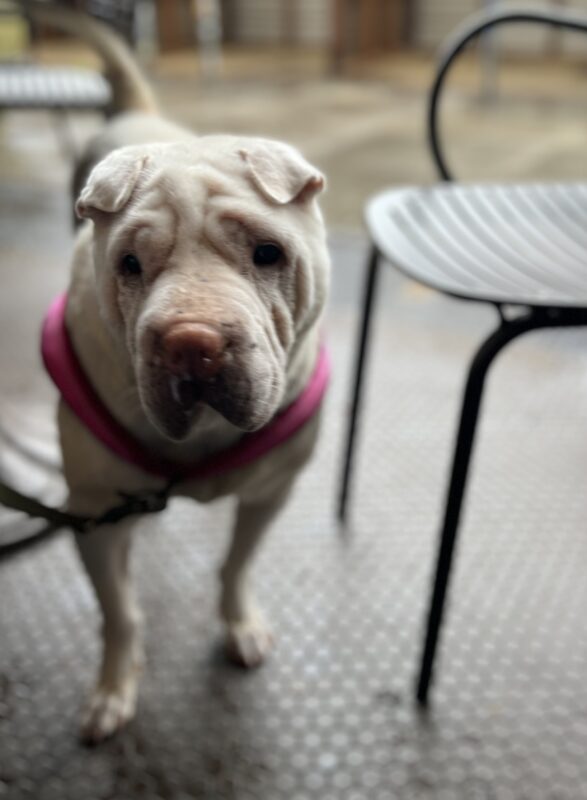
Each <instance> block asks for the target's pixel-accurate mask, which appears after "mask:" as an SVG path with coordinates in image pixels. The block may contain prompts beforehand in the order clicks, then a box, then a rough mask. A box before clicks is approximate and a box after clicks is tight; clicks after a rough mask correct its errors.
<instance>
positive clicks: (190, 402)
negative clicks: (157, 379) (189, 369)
mask: <svg viewBox="0 0 587 800" xmlns="http://www.w3.org/2000/svg"><path fill="white" fill-rule="evenodd" d="M170 388H171V396H172V398H173V401H174V402H175V403H177V405H178V406H179V408H180V409H181V410H182V411H183V412H185V413H186V414H189V413H191V412H193V411H194V409H195V408H196V406H197V405H199V404H202V403H203V392H202V387H201V386H200V385H199V384H198V382H197V381H195V380H194V379H193V378H191V377H189V376H183V377H182V376H179V375H172V376H171V378H170Z"/></svg>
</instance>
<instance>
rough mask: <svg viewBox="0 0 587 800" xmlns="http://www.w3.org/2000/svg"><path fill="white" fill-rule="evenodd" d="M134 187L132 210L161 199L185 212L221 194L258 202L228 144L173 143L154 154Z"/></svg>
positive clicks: (240, 159) (240, 160) (162, 202)
mask: <svg viewBox="0 0 587 800" xmlns="http://www.w3.org/2000/svg"><path fill="white" fill-rule="evenodd" d="M137 189H138V191H137V192H136V201H137V202H136V204H135V211H136V210H137V209H138V208H139V207H141V206H143V207H149V205H152V204H157V203H161V204H166V205H171V206H174V207H177V209H178V211H180V210H182V209H183V210H185V211H186V212H187V211H189V209H196V208H200V209H201V208H202V207H204V206H205V205H207V204H208V203H209V201H210V200H212V199H214V198H218V199H220V198H222V197H232V198H234V199H235V200H236V199H242V200H246V201H248V202H252V203H255V204H259V205H262V203H261V200H262V198H260V197H258V196H257V195H258V193H257V192H256V191H255V189H254V187H253V185H252V184H251V181H250V180H249V179H248V177H247V172H246V165H245V164H244V163H243V161H242V158H240V157H239V154H238V152H236V151H235V149H234V148H230V147H228V146H226V147H224V148H222V149H220V148H219V146H216V147H214V148H213V147H210V146H207V147H206V146H204V145H198V146H191V147H189V148H188V147H183V148H182V147H180V146H177V147H174V148H170V149H169V150H167V151H165V152H162V153H158V154H154V155H153V156H151V158H150V159H149V161H148V163H147V165H146V168H145V170H144V172H143V175H142V180H140V182H139V186H138V187H137Z"/></svg>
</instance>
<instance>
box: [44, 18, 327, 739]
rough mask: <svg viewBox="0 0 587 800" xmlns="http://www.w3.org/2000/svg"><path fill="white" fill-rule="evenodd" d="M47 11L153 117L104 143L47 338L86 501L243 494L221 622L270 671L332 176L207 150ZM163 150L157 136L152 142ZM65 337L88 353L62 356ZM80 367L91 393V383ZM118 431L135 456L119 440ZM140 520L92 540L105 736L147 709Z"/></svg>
mask: <svg viewBox="0 0 587 800" xmlns="http://www.w3.org/2000/svg"><path fill="white" fill-rule="evenodd" d="M41 5H42V4H41ZM32 9H33V13H36V15H37V16H38V17H39V18H41V17H42V18H43V19H44V20H45V21H46V22H48V23H51V24H55V25H58V26H59V27H62V28H67V29H69V30H73V31H76V32H77V33H78V34H79V35H81V36H84V37H86V38H88V39H90V40H91V41H92V43H93V44H94V46H95V47H97V48H98V49H99V50H100V51H101V52H102V54H103V55H104V56H105V57H106V59H107V60H108V66H109V67H110V70H111V74H112V80H113V81H114V83H115V86H116V87H117V92H118V96H119V97H122V98H123V102H122V103H121V105H122V106H123V107H126V108H134V111H133V113H127V114H123V115H122V116H119V117H115V118H114V120H113V121H112V122H111V123H110V124H109V126H107V127H106V129H105V131H104V132H103V133H102V134H101V135H100V136H99V137H98V138H97V139H96V140H95V141H94V142H93V143H92V145H91V147H90V148H89V155H88V156H87V157H86V164H85V166H84V169H85V168H86V167H87V162H88V160H91V159H92V158H95V157H96V156H98V157H101V156H103V155H105V154H106V152H107V151H108V150H110V149H112V148H113V147H116V148H119V149H114V150H113V151H112V152H111V153H110V154H109V155H106V157H105V158H103V159H102V160H101V161H100V162H99V163H98V164H97V165H96V166H95V167H94V168H93V170H92V171H91V174H90V175H89V178H88V180H87V182H86V183H85V186H84V188H83V190H82V191H81V195H80V196H79V199H78V201H77V204H76V210H77V213H78V215H79V216H80V217H81V218H83V219H84V220H89V222H87V223H85V224H84V226H82V228H81V230H80V232H79V235H78V239H77V244H76V248H75V253H74V259H73V272H72V278H71V283H70V286H69V290H68V294H67V301H66V303H64V302H63V303H61V305H60V307H59V308H57V309H55V308H54V309H53V312H52V315H51V320H50V321H49V323H48V327H47V328H46V332H45V333H46V338H47V339H48V341H47V342H46V343H45V356H46V359H47V363H48V366H49V369H50V371H51V372H52V374H53V375H54V377H55V379H56V381H57V382H58V383H59V382H60V383H61V388H62V394H63V396H64V399H62V401H61V403H60V408H59V415H58V418H59V431H60V438H61V445H62V453H63V467H64V473H65V478H66V480H67V484H68V487H69V503H68V508H69V509H70V510H71V511H72V512H75V513H80V514H84V515H98V514H100V513H102V512H104V511H105V509H108V508H109V507H112V506H115V505H117V504H119V503H120V493H128V494H133V493H136V492H139V491H145V490H159V489H161V488H162V487H164V486H165V484H166V481H167V479H168V478H169V477H174V478H175V479H176V480H175V483H174V487H173V492H174V493H175V494H178V495H184V496H188V497H191V498H195V499H197V500H200V501H206V500H209V499H212V498H216V497H219V496H223V495H230V494H232V495H236V497H237V499H238V508H237V513H236V521H235V525H234V531H233V538H232V543H231V545H230V548H229V551H228V555H227V557H226V560H225V562H224V564H223V566H222V568H221V570H220V582H221V598H220V613H221V616H222V619H223V621H224V623H225V625H226V630H227V640H228V647H229V650H230V652H231V654H232V655H233V657H235V658H236V659H237V660H239V661H240V662H241V663H243V664H245V665H248V666H253V665H257V664H259V663H260V662H261V661H262V660H263V658H264V657H265V655H266V654H267V652H268V650H269V649H270V646H271V635H270V633H269V631H268V628H267V626H266V623H265V621H264V619H263V617H262V615H261V613H260V611H259V609H258V608H257V607H256V605H255V602H254V599H253V596H252V591H251V588H250V585H249V578H248V571H249V566H250V560H251V556H252V555H253V553H254V551H255V549H256V547H257V545H258V543H259V541H260V539H261V537H262V535H263V533H264V532H265V530H266V529H267V526H268V524H269V523H270V522H271V520H272V519H273V517H274V516H275V514H276V513H277V512H278V511H279V509H280V508H281V507H282V505H283V503H284V501H285V499H286V497H287V495H288V493H289V491H290V489H291V486H292V483H293V481H294V478H295V476H296V475H297V473H298V471H299V469H300V467H301V466H302V465H303V464H304V463H305V462H306V461H307V459H308V457H309V455H310V454H311V451H312V449H313V446H314V443H315V439H316V433H317V428H318V417H319V413H318V406H319V401H320V398H321V395H322V389H323V388H324V383H325V376H326V366H325V363H324V360H323V358H322V356H321V352H322V351H321V345H320V336H319V330H318V328H319V321H320V316H321V312H322V310H323V307H324V302H325V297H326V292H327V286H328V275H329V259H328V254H327V248H326V241H325V231H324V225H323V221H322V217H321V214H320V212H319V209H318V206H317V203H316V196H317V194H318V193H319V192H320V190H321V189H322V188H323V184H324V179H323V177H322V175H321V174H320V173H319V172H318V171H317V170H316V169H315V168H313V167H312V166H310V165H309V164H308V163H307V162H306V161H305V160H304V159H303V158H302V157H301V156H300V155H299V153H297V151H295V150H294V149H293V148H291V147H289V146H287V145H284V144H281V143H278V142H274V141H269V140H263V139H254V138H250V139H248V138H241V137H231V136H204V137H201V138H197V137H195V136H191V135H189V134H188V133H187V132H186V131H184V130H182V129H180V128H176V127H175V126H172V125H171V124H170V123H166V122H164V121H162V120H160V119H158V118H157V117H156V116H155V115H154V114H153V113H152V105H151V100H150V93H149V90H148V87H146V86H145V85H144V84H143V83H142V79H141V78H140V76H139V73H138V70H137V69H136V66H135V65H134V64H133V63H132V61H131V60H129V56H128V53H126V51H125V50H124V47H123V46H122V44H121V43H120V42H118V41H116V39H115V38H114V37H112V35H111V34H110V33H107V32H106V31H105V29H104V27H103V26H101V25H99V24H98V23H95V22H91V21H88V20H87V18H85V17H83V16H81V15H78V14H76V13H73V12H69V11H54V10H51V9H46V10H45V9H42V8H39V7H38V6H37V4H34V5H33V6H32ZM141 109H143V110H142V111H141ZM147 139H150V140H152V141H153V142H154V143H151V144H146V143H141V144H137V141H139V142H141V141H144V140H147ZM128 142H131V144H130V146H124V147H121V145H124V144H126V143H128ZM61 314H63V319H62V318H61V316H60V315H61ZM60 325H63V326H64V327H63V329H62V330H61V333H60V331H59V326H60ZM55 329H56V330H57V334H55ZM52 331H53V333H52ZM55 335H57V338H59V335H63V336H65V338H66V339H67V340H68V341H69V344H63V342H61V344H59V341H58V342H57V344H55V341H52V337H53V338H54V336H55ZM70 345H71V346H72V352H73V355H72V353H71V352H70V353H69V356H67V354H66V356H67V357H70V358H73V359H74V361H75V362H76V363H78V366H75V365H74V366H73V367H71V365H69V367H67V365H66V367H63V365H60V363H59V351H60V348H61V349H62V350H64V351H65V350H68V348H69V347H70ZM68 369H69V372H68ZM76 370H77V371H78V372H82V373H84V374H85V376H86V378H87V383H88V384H89V385H91V388H89V389H88V387H87V386H86V387H85V389H84V391H87V392H89V393H90V395H91V396H84V395H83V391H82V390H81V389H80V387H79V386H77V384H76V385H74V386H73V387H72V382H75V381H76V380H77V378H76V377H75V375H74V373H75V372H76ZM80 380H81V381H82V383H83V382H84V380H85V379H84V378H83V377H82V378H81V379H80ZM82 388H83V387H82ZM80 391H82V399H81V400H80ZM92 393H93V394H92ZM310 396H312V397H313V400H311V399H310V400H309V399H308V398H309V397H310ZM300 397H301V398H302V401H301V405H302V406H304V407H305V412H304V409H302V411H303V412H304V413H305V416H304V413H302V418H299V412H300V400H299V398H300ZM76 398H77V399H76ZM308 402H310V406H308ZM99 406H103V407H104V408H102V409H101V410H98V411H96V407H99ZM308 408H309V411H308ZM292 409H293V412H294V413H293V416H294V417H296V414H297V415H298V416H297V418H296V419H294V420H293V426H292V424H290V423H292V413H291V411H292ZM88 413H89V415H90V418H89V419H87V418H86V416H87V414H88ZM96 414H97V417H96ZM92 415H94V416H93V417H92ZM104 417H107V418H108V417H109V419H106V420H105V419H104ZM96 419H97V421H96ZM284 420H285V423H284ZM284 424H285V427H286V428H287V427H288V425H290V430H289V432H288V433H286V435H283V427H284ZM121 429H122V430H121ZM255 431H256V432H257V433H253V434H251V432H255ZM276 431H277V434H278V435H277V438H275V433H276ZM117 433H118V434H119V435H120V437H121V441H122V444H120V442H119V443H118V444H117V443H116V442H114V443H112V442H111V441H110V440H111V439H112V437H115V436H116V435H117ZM109 437H110V438H109ZM267 442H269V444H267ZM251 443H252V448H251ZM271 445H274V446H272V447H271ZM268 447H270V448H271V449H267V448H268ZM218 454H221V455H220V457H219V456H218ZM243 454H244V455H243ZM252 459H254V460H252ZM194 465H195V466H194ZM137 523H138V524H140V520H139V519H137V517H128V518H127V519H126V520H124V521H122V522H120V523H118V524H116V525H106V526H102V527H100V528H98V529H96V530H95V531H94V532H92V533H86V534H79V535H78V536H77V537H76V539H77V543H78V547H79V551H80V553H81V557H82V560H83V563H84V565H85V567H86V569H87V572H88V574H89V576H90V578H91V580H92V583H93V585H94V588H95V591H96V595H97V598H98V601H99V604H100V607H101V610H102V613H103V617H104V626H103V640H104V651H103V660H102V665H101V668H100V671H99V676H98V681H97V685H96V687H95V689H94V691H93V693H92V695H91V698H90V703H89V707H88V709H87V711H86V713H85V718H84V722H83V735H84V736H85V738H87V739H89V740H91V741H99V740H101V739H103V738H104V737H106V736H109V735H111V734H113V733H114V732H115V731H117V730H118V729H119V728H121V727H122V726H123V725H124V724H125V723H126V722H127V721H128V720H129V719H131V718H132V716H133V714H134V710H135V703H136V695H137V681H138V675H139V671H140V667H141V663H142V647H141V632H140V630H141V623H140V619H141V617H140V612H139V610H138V608H137V604H136V600H135V597H134V595H133V591H132V587H131V583H130V579H129V567H128V556H129V546H130V537H131V531H132V529H133V528H134V527H135V526H136V525H137Z"/></svg>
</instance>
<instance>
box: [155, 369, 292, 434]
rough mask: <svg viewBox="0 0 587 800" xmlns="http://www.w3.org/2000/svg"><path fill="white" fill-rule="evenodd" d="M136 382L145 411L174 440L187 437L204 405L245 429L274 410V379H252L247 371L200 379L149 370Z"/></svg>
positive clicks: (255, 427)
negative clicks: (139, 388) (139, 387)
mask: <svg viewBox="0 0 587 800" xmlns="http://www.w3.org/2000/svg"><path fill="white" fill-rule="evenodd" d="M139 385H140V386H141V387H143V388H142V389H141V391H140V395H141V402H142V405H143V407H144V409H145V413H146V414H147V416H148V417H149V419H150V420H151V422H152V423H153V425H154V426H155V427H156V428H157V429H158V430H159V431H160V432H161V433H162V434H163V435H164V436H166V437H167V438H169V439H172V440H174V441H181V440H183V439H185V438H187V436H188V435H189V433H190V431H191V430H192V428H193V426H194V424H196V423H197V422H198V421H199V420H200V418H201V416H202V415H203V413H204V412H205V410H206V409H207V408H209V409H212V410H213V411H215V412H217V413H218V414H220V415H221V416H222V417H224V419H225V420H226V421H227V422H229V423H231V424H232V425H234V426H235V427H237V428H240V429H241V430H242V431H244V432H251V431H255V430H258V429H259V428H261V427H263V426H264V425H265V424H267V422H268V421H269V420H270V419H271V417H272V416H273V414H274V413H275V410H276V403H277V392H276V391H275V390H274V389H275V385H276V381H274V380H270V379H266V380H257V381H253V380H252V379H251V378H250V377H249V376H248V374H246V373H237V374H225V373H222V374H220V375H217V376H215V377H214V378H213V379H210V380H207V381H206V380H205V381H202V380H198V379H194V378H192V377H189V376H185V375H170V374H169V373H166V372H162V371H159V370H149V374H147V375H145V376H144V377H143V380H142V381H140V382H139Z"/></svg>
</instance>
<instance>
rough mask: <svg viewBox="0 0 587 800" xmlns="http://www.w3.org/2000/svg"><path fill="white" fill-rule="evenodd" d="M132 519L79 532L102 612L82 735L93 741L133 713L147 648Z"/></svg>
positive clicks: (84, 557)
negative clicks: (98, 659)
mask: <svg viewBox="0 0 587 800" xmlns="http://www.w3.org/2000/svg"><path fill="white" fill-rule="evenodd" d="M134 524H135V520H134V519H132V518H131V519H127V520H123V521H122V522H119V523H117V524H116V525H103V526H102V527H100V528H98V529H97V530H95V531H93V532H92V533H87V534H79V535H77V536H76V543H77V546H78V549H79V552H80V555H81V558H82V561H83V563H84V566H85V568H86V570H87V572H88V575H89V576H90V579H91V581H92V584H93V586H94V589H95V592H96V596H97V598H98V603H99V605H100V609H101V611H102V616H103V628H102V636H103V655H102V664H101V668H100V672H99V676H98V681H97V684H96V686H95V688H94V690H93V692H92V694H91V696H90V698H89V702H88V705H87V708H86V710H85V712H84V715H83V720H82V737H83V739H84V740H85V741H88V742H92V743H95V742H99V741H101V740H102V739H105V738H106V737H108V736H111V735H112V734H114V733H116V731H118V730H119V729H120V728H122V727H123V726H124V725H125V724H126V723H127V722H128V721H129V720H130V719H132V717H133V716H134V713H135V706H136V696H137V686H138V678H139V673H140V669H141V665H142V660H143V650H142V637H141V614H140V611H139V608H138V605H137V602H136V598H135V595H134V591H133V588H132V585H131V582H130V575H129V563H128V562H129V549H130V539H131V528H132V526H133V525H134Z"/></svg>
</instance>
